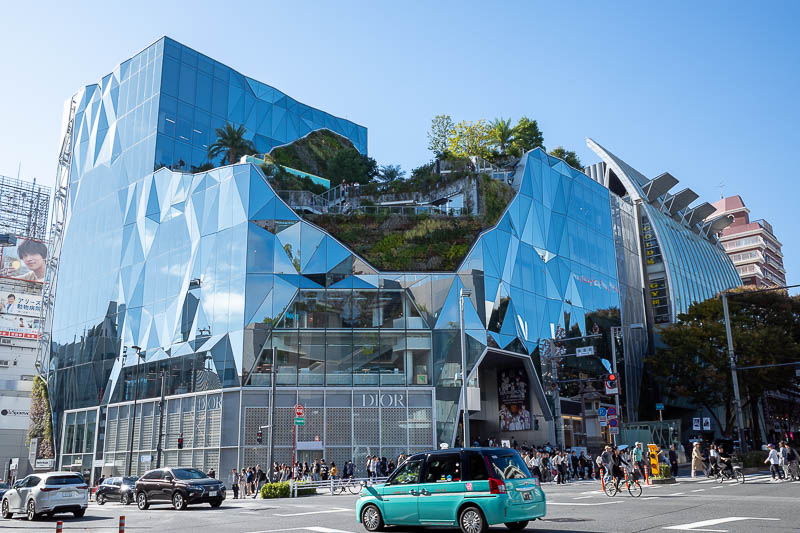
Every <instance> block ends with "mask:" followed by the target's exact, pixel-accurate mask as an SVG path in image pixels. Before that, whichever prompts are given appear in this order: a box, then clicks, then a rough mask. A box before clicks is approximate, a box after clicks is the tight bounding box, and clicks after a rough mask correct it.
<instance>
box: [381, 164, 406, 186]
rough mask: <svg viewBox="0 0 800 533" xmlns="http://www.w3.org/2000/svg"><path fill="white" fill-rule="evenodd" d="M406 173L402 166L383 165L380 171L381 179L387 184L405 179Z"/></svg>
mask: <svg viewBox="0 0 800 533" xmlns="http://www.w3.org/2000/svg"><path fill="white" fill-rule="evenodd" d="M405 175H406V171H405V170H403V169H401V168H400V165H383V166H382V167H381V170H380V176H381V179H382V180H383V181H385V182H387V183H388V182H390V181H394V180H399V179H403V177H404V176H405Z"/></svg>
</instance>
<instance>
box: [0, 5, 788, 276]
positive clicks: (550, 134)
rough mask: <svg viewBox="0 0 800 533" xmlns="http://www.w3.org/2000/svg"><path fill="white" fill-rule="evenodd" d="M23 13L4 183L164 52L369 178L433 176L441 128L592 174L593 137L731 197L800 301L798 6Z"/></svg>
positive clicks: (10, 16)
mask: <svg viewBox="0 0 800 533" xmlns="http://www.w3.org/2000/svg"><path fill="white" fill-rule="evenodd" d="M25 4H27V3H26V2H14V3H6V4H5V5H4V7H3V16H2V21H0V72H2V73H3V78H2V82H0V124H2V126H3V127H2V128H0V174H5V175H10V176H16V175H17V171H18V168H19V164H20V163H21V164H22V169H21V174H20V175H21V177H23V178H26V179H30V178H33V177H36V178H37V180H38V181H39V182H42V183H46V184H52V182H53V180H54V170H55V166H56V165H55V163H56V155H57V150H58V145H59V138H58V136H59V127H60V122H61V110H62V105H63V102H64V100H65V99H66V98H68V97H69V96H70V95H71V94H72V93H73V92H74V91H75V90H77V89H78V88H79V87H81V86H82V85H85V84H88V83H93V82H95V81H97V80H98V78H99V77H100V76H102V75H104V74H106V73H108V72H110V71H111V70H112V69H113V67H114V66H115V65H116V64H117V63H119V62H120V61H122V60H124V59H126V58H128V57H130V56H131V55H133V54H134V53H136V52H137V51H139V50H141V49H142V48H144V47H145V46H147V45H148V44H150V43H151V42H153V41H155V40H156V39H157V38H159V37H160V36H162V35H169V36H171V37H173V38H175V39H177V40H178V41H181V42H183V43H184V44H187V45H189V46H191V47H193V48H195V49H197V50H198V51H200V52H203V53H205V54H207V55H209V56H211V57H214V58H215V59H218V60H219V61H222V62H223V63H226V64H227V65H230V66H231V67H233V68H235V69H237V70H239V71H240V72H242V73H243V74H245V75H248V76H251V77H253V78H256V79H258V80H261V81H263V82H265V83H269V84H271V85H273V86H275V87H276V88H278V89H280V90H282V91H284V92H286V93H288V94H290V95H292V96H293V97H295V98H297V99H298V100H300V101H302V102H305V103H307V104H309V105H312V106H315V107H318V108H321V109H324V110H326V111H329V112H331V113H333V114H336V115H339V116H343V117H346V118H348V119H351V120H353V121H355V122H358V123H360V124H362V125H364V126H366V127H367V128H369V146H370V148H369V151H370V155H372V156H373V157H375V158H376V159H377V160H378V162H379V163H380V164H389V163H391V164H400V165H402V166H403V168H404V169H407V170H410V169H411V168H413V167H415V166H418V165H420V164H422V163H425V162H426V161H427V160H429V159H430V153H429V152H428V151H427V148H426V147H427V140H426V135H425V134H426V131H427V129H428V126H429V124H430V119H431V118H432V117H433V116H434V115H436V114H440V113H447V114H449V115H451V116H452V117H453V118H454V119H455V120H461V119H467V120H477V119H481V118H484V119H489V120H490V119H493V118H495V117H506V118H508V117H511V118H512V119H513V120H516V119H517V118H519V117H520V116H521V115H523V114H524V115H527V116H528V117H530V118H535V119H537V120H538V121H539V124H540V126H541V127H542V129H543V131H544V135H545V144H546V145H547V147H548V148H553V147H555V146H557V145H564V146H565V147H566V148H568V149H572V150H575V151H576V152H577V153H578V155H579V156H580V157H581V159H582V161H583V162H584V163H593V162H596V161H597V160H598V159H597V158H596V157H595V156H594V155H593V153H592V152H590V150H589V149H588V148H587V147H586V143H585V138H586V137H587V136H588V137H592V138H594V139H595V140H596V141H598V142H599V143H600V144H602V145H604V146H606V147H607V148H608V149H610V150H611V151H613V152H615V153H616V154H617V155H619V156H620V157H622V158H623V159H625V160H626V161H627V162H628V163H630V164H631V165H633V166H634V167H636V168H638V169H639V170H640V171H642V172H643V173H644V174H645V175H647V176H650V177H653V176H655V175H657V174H660V173H661V172H664V171H669V172H670V173H672V174H673V175H674V176H675V177H677V178H678V179H679V180H680V181H681V185H683V186H689V187H691V188H692V189H694V190H695V191H697V192H698V193H699V194H700V198H701V201H705V200H707V201H714V200H716V199H718V198H719V197H720V192H721V191H722V192H723V193H724V194H725V195H731V194H740V195H741V196H742V197H743V198H744V201H745V203H746V204H747V205H748V207H749V208H750V210H751V216H752V217H753V218H765V219H767V220H769V221H770V222H771V223H772V224H773V227H774V229H775V232H776V234H777V236H778V238H779V239H780V240H781V241H782V242H783V245H784V254H785V258H784V260H785V263H786V270H787V277H788V282H789V283H800V234H798V233H797V232H794V231H793V229H794V228H793V225H794V224H796V220H797V212H796V211H795V209H796V204H797V199H796V197H797V194H798V192H800V186H798V185H797V180H796V177H795V174H796V169H797V168H798V161H797V155H798V149H797V147H798V146H800V103H798V95H800V90H798V85H799V82H800V38H799V37H798V36H797V31H796V21H797V20H799V19H800V3H798V2H790V1H786V2H758V3H744V2H713V1H709V2H669V3H656V2H588V1H586V2H583V1H581V2H551V3H544V2H506V3H500V2H492V3H489V2H468V1H460V2H421V1H419V2H413V1H405V2H394V3H389V2H375V1H373V2H346V1H341V2H332V1H331V2H280V3H279V2H225V3H220V2H199V1H196V2H191V3H186V2H169V1H163V0H162V1H160V2H149V1H141V2H136V3H135V5H134V3H125V4H118V5H116V6H115V5H114V4H115V3H114V2H78V3H76V5H78V6H80V7H77V8H69V7H68V5H69V3H64V2H58V3H55V2H54V3H50V4H49V5H48V3H47V2H45V3H40V4H38V5H37V8H36V9H35V10H34V9H33V8H31V7H28V6H27V5H25ZM190 6H191V7H190ZM721 184H722V187H721V188H720V185H721Z"/></svg>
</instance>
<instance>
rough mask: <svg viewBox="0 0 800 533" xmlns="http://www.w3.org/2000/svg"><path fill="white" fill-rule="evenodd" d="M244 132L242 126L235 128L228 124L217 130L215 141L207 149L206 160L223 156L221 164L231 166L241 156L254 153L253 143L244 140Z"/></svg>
mask: <svg viewBox="0 0 800 533" xmlns="http://www.w3.org/2000/svg"><path fill="white" fill-rule="evenodd" d="M246 132H247V130H246V129H245V127H244V126H239V127H238V128H237V127H234V125H233V124H231V123H230V122H227V123H226V124H225V127H223V128H217V131H216V133H217V140H216V141H215V142H214V144H212V145H211V146H209V147H208V158H209V159H211V160H214V159H216V158H217V157H219V156H220V155H223V154H224V158H223V162H225V161H227V164H229V165H232V164H234V163H236V161H238V160H239V159H240V158H241V157H242V156H243V155H247V154H248V153H250V154H252V153H253V152H255V147H254V146H253V143H252V142H250V141H249V140H247V139H245V138H244V134H245V133H246Z"/></svg>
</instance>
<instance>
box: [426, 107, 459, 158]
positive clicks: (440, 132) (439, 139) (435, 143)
mask: <svg viewBox="0 0 800 533" xmlns="http://www.w3.org/2000/svg"><path fill="white" fill-rule="evenodd" d="M454 130H455V124H454V123H453V119H452V118H450V115H436V116H435V117H433V120H431V129H430V131H428V150H430V151H431V152H433V153H434V155H435V156H436V157H437V158H439V159H441V158H443V157H446V156H447V151H448V146H449V141H450V137H451V136H452V135H453V132H454Z"/></svg>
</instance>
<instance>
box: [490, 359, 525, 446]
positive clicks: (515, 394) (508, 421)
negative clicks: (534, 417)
mask: <svg viewBox="0 0 800 533" xmlns="http://www.w3.org/2000/svg"><path fill="white" fill-rule="evenodd" d="M528 390H529V386H528V376H527V374H526V373H525V371H524V370H522V369H518V370H498V372H497V396H498V400H499V404H500V414H499V418H500V431H529V430H530V429H531V412H530V411H529V410H528V406H529V405H530V403H529V402H528Z"/></svg>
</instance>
